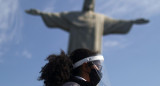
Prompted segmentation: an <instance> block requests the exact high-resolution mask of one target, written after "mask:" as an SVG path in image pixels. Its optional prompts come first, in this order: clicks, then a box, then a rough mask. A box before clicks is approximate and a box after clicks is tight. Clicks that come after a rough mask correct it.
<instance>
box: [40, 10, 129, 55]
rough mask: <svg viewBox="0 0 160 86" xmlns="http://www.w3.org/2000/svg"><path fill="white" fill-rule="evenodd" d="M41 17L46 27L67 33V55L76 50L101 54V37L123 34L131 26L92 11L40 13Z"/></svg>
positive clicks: (123, 21)
mask: <svg viewBox="0 0 160 86" xmlns="http://www.w3.org/2000/svg"><path fill="white" fill-rule="evenodd" d="M41 16H42V18H43V20H44V22H45V24H46V25H47V26H48V27H57V28H61V29H63V30H65V31H67V32H69V34H70V36H69V47H68V53H71V52H72V51H73V50H75V49H78V48H87V49H90V50H94V51H97V52H99V53H101V45H102V43H101V42H102V36H103V35H107V34H111V33H120V34H125V33H127V32H128V31H129V30H130V29H131V26H132V22H131V21H126V20H115V19H112V18H109V17H106V16H104V15H102V14H98V13H94V12H93V11H87V12H62V13H42V14H41Z"/></svg>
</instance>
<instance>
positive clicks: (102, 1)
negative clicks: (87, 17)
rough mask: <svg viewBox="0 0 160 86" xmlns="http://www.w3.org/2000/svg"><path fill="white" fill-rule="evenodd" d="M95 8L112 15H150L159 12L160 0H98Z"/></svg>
mask: <svg viewBox="0 0 160 86" xmlns="http://www.w3.org/2000/svg"><path fill="white" fill-rule="evenodd" d="M97 3H98V4H97V8H98V9H97V10H99V11H101V12H104V13H106V15H109V16H114V17H126V16H127V17H131V18H133V17H150V16H154V15H158V14H160V10H159V9H160V0H107V1H106V0H99V1H97Z"/></svg>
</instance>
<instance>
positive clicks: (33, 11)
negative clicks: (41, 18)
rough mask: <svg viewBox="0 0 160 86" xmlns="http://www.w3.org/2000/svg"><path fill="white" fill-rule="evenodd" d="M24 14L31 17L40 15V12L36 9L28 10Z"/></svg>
mask: <svg viewBox="0 0 160 86" xmlns="http://www.w3.org/2000/svg"><path fill="white" fill-rule="evenodd" d="M26 13H28V14H31V15H41V13H42V12H41V11H39V10H37V9H29V10H26Z"/></svg>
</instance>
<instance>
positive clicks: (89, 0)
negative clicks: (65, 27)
mask: <svg viewBox="0 0 160 86" xmlns="http://www.w3.org/2000/svg"><path fill="white" fill-rule="evenodd" d="M94 5H95V0H85V1H84V4H83V12H85V11H94Z"/></svg>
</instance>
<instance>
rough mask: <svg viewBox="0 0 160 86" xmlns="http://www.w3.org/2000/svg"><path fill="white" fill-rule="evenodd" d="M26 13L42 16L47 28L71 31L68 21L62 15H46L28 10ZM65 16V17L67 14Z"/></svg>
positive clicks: (34, 10)
mask: <svg viewBox="0 0 160 86" xmlns="http://www.w3.org/2000/svg"><path fill="white" fill-rule="evenodd" d="M26 13H28V14H31V15H39V16H41V17H42V19H43V21H44V23H45V24H46V25H47V27H50V28H54V27H58V28H61V29H63V30H65V31H69V24H68V21H66V20H65V19H64V18H63V17H62V13H45V12H41V11H39V10H36V9H30V10H26ZM63 14H64V13H63ZM63 16H65V14H64V15H63Z"/></svg>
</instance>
